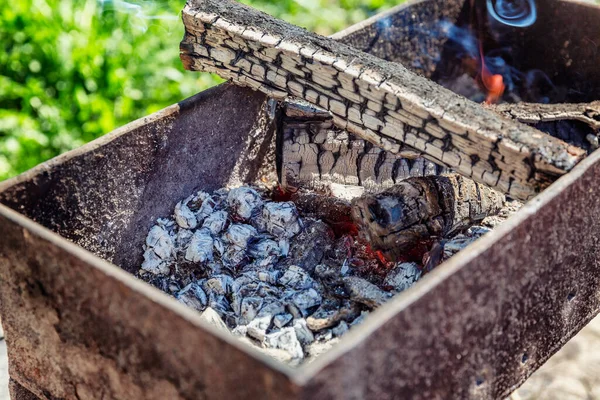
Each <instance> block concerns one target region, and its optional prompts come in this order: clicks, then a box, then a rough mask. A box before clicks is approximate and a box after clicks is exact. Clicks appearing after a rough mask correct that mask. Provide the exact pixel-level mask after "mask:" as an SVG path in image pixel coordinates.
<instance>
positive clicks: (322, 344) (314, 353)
mask: <svg viewBox="0 0 600 400" xmlns="http://www.w3.org/2000/svg"><path fill="white" fill-rule="evenodd" d="M339 341H340V340H339V339H338V338H333V339H329V340H327V341H315V342H313V343H311V344H309V345H308V346H306V354H307V357H310V358H308V362H311V361H313V360H315V359H316V358H317V357H318V356H320V355H321V354H323V353H326V352H327V351H329V350H330V349H331V348H332V347H333V346H335V345H336V344H337V343H339Z"/></svg>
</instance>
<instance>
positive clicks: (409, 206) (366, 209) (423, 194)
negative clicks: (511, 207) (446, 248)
mask: <svg viewBox="0 0 600 400" xmlns="http://www.w3.org/2000/svg"><path fill="white" fill-rule="evenodd" d="M504 200H505V198H504V195H502V194H500V193H499V192H496V191H494V190H492V189H490V188H488V187H486V186H484V185H482V184H479V183H475V182H474V181H472V180H470V179H468V178H465V177H462V176H460V175H456V174H449V175H444V176H427V177H418V178H410V179H407V180H404V181H402V182H400V183H398V184H397V185H396V186H394V187H392V188H390V189H388V190H385V191H384V192H382V193H379V194H374V195H371V194H367V195H364V196H362V197H360V198H358V199H355V200H353V202H352V204H353V209H352V212H353V217H354V219H355V221H356V222H357V223H358V224H359V225H360V226H361V230H360V232H361V234H362V235H363V236H364V237H365V239H366V240H367V241H368V242H369V243H371V245H372V246H373V247H374V248H375V249H377V250H381V251H382V252H383V253H384V254H385V255H386V256H387V257H388V258H390V259H391V260H399V259H401V258H402V256H403V255H404V254H405V252H407V251H409V250H410V249H412V248H414V246H415V245H416V244H418V243H419V242H422V241H425V240H430V239H431V238H435V237H438V238H445V237H450V236H452V235H453V234H455V233H457V232H460V231H462V230H466V229H468V228H469V227H470V226H472V225H474V224H476V223H477V222H479V221H481V220H483V219H484V218H485V217H487V216H490V215H496V214H498V213H499V212H500V210H501V209H502V207H503V205H504Z"/></svg>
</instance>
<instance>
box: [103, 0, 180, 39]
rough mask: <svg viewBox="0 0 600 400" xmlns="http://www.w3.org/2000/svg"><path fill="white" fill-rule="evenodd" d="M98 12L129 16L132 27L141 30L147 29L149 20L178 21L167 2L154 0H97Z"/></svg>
mask: <svg viewBox="0 0 600 400" xmlns="http://www.w3.org/2000/svg"><path fill="white" fill-rule="evenodd" d="M97 2H98V6H99V11H100V14H103V13H105V12H115V13H121V14H127V15H129V16H130V23H131V25H132V27H133V28H135V29H139V30H141V31H142V32H146V31H147V30H148V23H149V21H151V20H163V21H178V20H179V16H178V15H177V14H175V13H172V12H170V9H169V7H168V5H167V4H160V3H159V2H157V1H154V0H138V1H136V2H132V1H124V0H97Z"/></svg>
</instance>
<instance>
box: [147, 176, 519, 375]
mask: <svg viewBox="0 0 600 400" xmlns="http://www.w3.org/2000/svg"><path fill="white" fill-rule="evenodd" d="M513 208H514V205H513ZM511 211H512V210H509V211H508V212H507V215H509V214H510V213H511ZM504 218H505V217H504ZM497 223H498V221H496V220H490V221H484V222H483V223H482V225H484V226H482V227H477V228H472V229H470V230H469V231H467V232H464V233H462V234H460V235H457V236H455V237H454V238H452V239H450V240H447V241H445V244H444V246H445V247H444V255H443V258H444V259H446V258H447V257H449V256H451V255H452V254H455V253H456V252H457V251H458V250H459V249H460V248H463V247H464V246H466V245H468V244H469V243H470V242H472V241H473V240H475V239H476V238H477V237H479V236H481V235H483V234H485V232H486V231H488V230H489V229H490V227H492V226H495V224H497ZM486 226H487V227H486ZM361 246H362V247H361ZM360 249H362V250H364V244H359V242H358V239H356V238H354V237H352V236H350V235H346V236H341V237H337V238H336V236H335V235H334V233H333V231H332V228H331V226H330V225H329V224H328V223H326V222H324V221H321V220H319V219H318V218H317V217H314V216H311V217H301V216H300V215H299V212H298V210H297V208H296V205H295V203H293V202H275V201H271V200H270V199H269V198H268V196H267V195H266V193H264V192H260V191H258V190H257V189H254V188H251V187H239V188H235V189H231V190H227V189H220V190H217V191H215V192H214V193H212V194H209V193H206V192H202V191H200V192H198V193H196V194H194V195H192V196H190V197H188V198H186V199H185V200H183V201H181V202H179V203H177V205H176V206H175V209H174V212H173V215H172V217H171V218H163V219H159V220H157V222H156V224H155V225H154V226H152V227H151V228H150V230H149V233H148V236H147V238H146V243H145V245H144V261H143V263H142V265H141V270H140V273H139V277H140V278H142V279H144V280H146V281H148V282H150V283H151V284H153V285H155V286H157V287H159V288H161V289H162V290H164V291H166V292H167V293H170V294H172V295H173V296H174V297H175V298H176V299H177V300H178V301H180V302H181V303H182V304H184V305H186V306H188V307H190V308H192V309H194V310H197V311H198V312H201V313H202V319H203V320H204V321H205V322H206V323H208V324H211V325H213V326H215V327H217V328H218V329H222V330H227V331H228V332H231V333H232V334H233V335H235V336H236V337H239V339H240V340H243V341H245V342H247V343H250V344H252V345H253V346H256V347H257V348H260V349H261V350H262V351H264V352H265V354H268V355H270V356H272V357H274V358H276V359H278V360H281V361H283V362H286V363H288V364H290V365H298V364H299V363H301V362H303V361H304V362H305V361H311V360H312V358H314V357H316V356H317V355H319V354H321V353H322V352H324V351H326V350H327V349H329V348H330V347H331V346H332V345H333V344H335V343H337V341H338V340H339V337H341V336H342V335H344V334H345V333H346V332H347V331H348V330H349V329H352V327H353V326H355V325H357V324H359V323H361V322H362V320H363V319H364V318H365V317H366V316H367V315H368V314H369V312H370V311H371V310H373V309H374V308H376V307H378V306H380V305H381V304H383V303H384V302H385V301H387V300H389V299H390V298H391V297H392V296H393V295H394V294H395V293H399V292H401V291H404V290H406V289H408V288H409V287H411V286H412V285H413V284H414V283H415V282H416V281H417V280H418V279H419V278H420V277H421V275H422V266H421V265H419V264H416V263H398V264H396V265H395V266H393V267H392V268H390V267H386V268H387V269H385V271H386V272H385V275H384V276H381V275H377V274H371V272H372V271H371V269H372V268H371V267H373V266H374V265H377V263H378V262H379V261H377V260H376V259H375V258H373V256H372V255H368V254H367V253H366V252H364V251H359V250H360ZM369 268H371V269H369ZM365 271H367V272H365ZM368 271H371V272H368Z"/></svg>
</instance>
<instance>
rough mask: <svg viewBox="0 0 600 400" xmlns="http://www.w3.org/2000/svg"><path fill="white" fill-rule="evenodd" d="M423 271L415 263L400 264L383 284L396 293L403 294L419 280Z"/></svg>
mask: <svg viewBox="0 0 600 400" xmlns="http://www.w3.org/2000/svg"><path fill="white" fill-rule="evenodd" d="M421 274H422V271H421V269H420V268H419V266H418V265H417V264H415V263H410V262H408V263H398V264H396V266H395V267H394V269H392V270H391V271H390V272H388V274H387V276H386V277H385V279H384V281H383V284H384V286H388V287H390V288H391V290H393V291H394V292H396V293H399V292H402V291H404V290H406V289H408V288H409V287H411V286H412V285H414V284H415V282H417V280H419V278H420V277H421Z"/></svg>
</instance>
